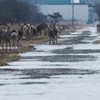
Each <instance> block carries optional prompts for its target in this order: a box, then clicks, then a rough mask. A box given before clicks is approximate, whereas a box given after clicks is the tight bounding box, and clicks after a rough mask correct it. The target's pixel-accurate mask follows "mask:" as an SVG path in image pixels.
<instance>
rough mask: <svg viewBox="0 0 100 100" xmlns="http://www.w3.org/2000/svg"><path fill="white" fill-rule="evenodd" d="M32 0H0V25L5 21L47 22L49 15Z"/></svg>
mask: <svg viewBox="0 0 100 100" xmlns="http://www.w3.org/2000/svg"><path fill="white" fill-rule="evenodd" d="M29 1H30V0H0V25H2V24H5V23H11V22H12V23H17V22H27V23H32V24H37V23H41V22H45V21H46V20H47V16H45V15H43V14H42V13H41V12H40V11H39V8H38V7H37V6H36V5H35V4H32V3H31V2H29Z"/></svg>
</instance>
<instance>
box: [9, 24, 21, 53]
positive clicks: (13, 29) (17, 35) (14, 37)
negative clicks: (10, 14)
mask: <svg viewBox="0 0 100 100" xmlns="http://www.w3.org/2000/svg"><path fill="white" fill-rule="evenodd" d="M7 28H8V29H9V31H10V34H11V42H12V44H13V48H14V51H15V44H16V43H17V52H19V46H20V40H21V39H22V35H23V27H22V26H21V25H20V24H19V23H18V25H12V24H10V25H8V24H7Z"/></svg>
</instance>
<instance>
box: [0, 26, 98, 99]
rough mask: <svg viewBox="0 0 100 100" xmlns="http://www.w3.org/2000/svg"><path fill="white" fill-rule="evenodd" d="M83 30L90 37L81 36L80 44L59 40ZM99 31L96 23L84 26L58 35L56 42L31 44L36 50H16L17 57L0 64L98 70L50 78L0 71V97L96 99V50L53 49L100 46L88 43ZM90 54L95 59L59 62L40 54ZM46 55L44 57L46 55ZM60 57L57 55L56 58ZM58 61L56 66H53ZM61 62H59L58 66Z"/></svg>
mask: <svg viewBox="0 0 100 100" xmlns="http://www.w3.org/2000/svg"><path fill="white" fill-rule="evenodd" d="M83 31H89V32H90V36H92V37H94V38H93V39H90V40H89V38H88V39H86V38H84V39H83V40H82V41H85V42H87V43H82V44H70V45H65V44H62V42H63V41H65V40H68V39H70V38H72V37H73V38H76V37H77V36H79V35H81V34H82V32H83ZM99 37H100V36H99V33H98V34H97V33H96V27H87V28H84V29H81V30H77V31H76V32H74V33H71V34H70V35H64V36H60V38H59V39H58V42H60V43H61V44H60V45H49V44H48V43H46V44H39V45H35V44H34V45H35V48H36V51H33V52H27V53H23V54H20V56H21V59H20V60H19V61H15V62H11V63H9V65H10V66H4V67H1V68H0V69H6V68H8V69H39V68H75V69H89V70H95V71H98V73H97V74H89V75H88V74H87V75H56V76H51V77H50V78H41V79H30V78H27V77H29V76H28V75H25V76H21V75H20V74H21V73H19V74H18V73H16V74H15V73H14V74H10V73H9V74H7V73H3V74H1V73H0V100H33V99H34V100H51V99H52V100H61V99H62V100H80V99H81V100H99V98H100V95H99V94H100V74H99V71H100V52H90V53H68V54H67V53H66V54H65V53H63V52H62V53H59V54H57V53H55V52H53V51H54V50H65V49H66V48H69V47H70V48H73V50H88V51H89V50H98V51H99V50H100V45H99V44H92V42H93V41H94V40H97V39H99ZM68 55H72V56H75V55H76V56H91V57H96V60H89V61H87V60H86V61H78V62H74V61H73V62H68V61H66V62H63V61H58V62H57V61H53V62H50V61H49V60H47V61H45V60H42V57H43V58H44V57H54V56H58V57H59V56H61V57H62V58H63V56H68ZM47 59H48V58H47ZM60 59H61V58H60ZM84 59H85V58H84ZM57 65H59V66H57ZM60 65H61V66H60Z"/></svg>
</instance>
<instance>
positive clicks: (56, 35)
mask: <svg viewBox="0 0 100 100" xmlns="http://www.w3.org/2000/svg"><path fill="white" fill-rule="evenodd" d="M57 43H58V41H57V35H56V44H57Z"/></svg>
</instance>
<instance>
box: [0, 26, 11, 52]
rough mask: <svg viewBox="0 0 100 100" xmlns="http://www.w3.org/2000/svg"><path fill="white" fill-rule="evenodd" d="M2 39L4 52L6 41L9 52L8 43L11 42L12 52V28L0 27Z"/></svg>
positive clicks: (0, 37)
mask: <svg viewBox="0 0 100 100" xmlns="http://www.w3.org/2000/svg"><path fill="white" fill-rule="evenodd" d="M0 40H1V44H2V53H4V42H6V52H7V44H8V42H9V46H10V52H11V33H10V29H9V28H8V29H7V28H6V27H5V26H4V27H0Z"/></svg>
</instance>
